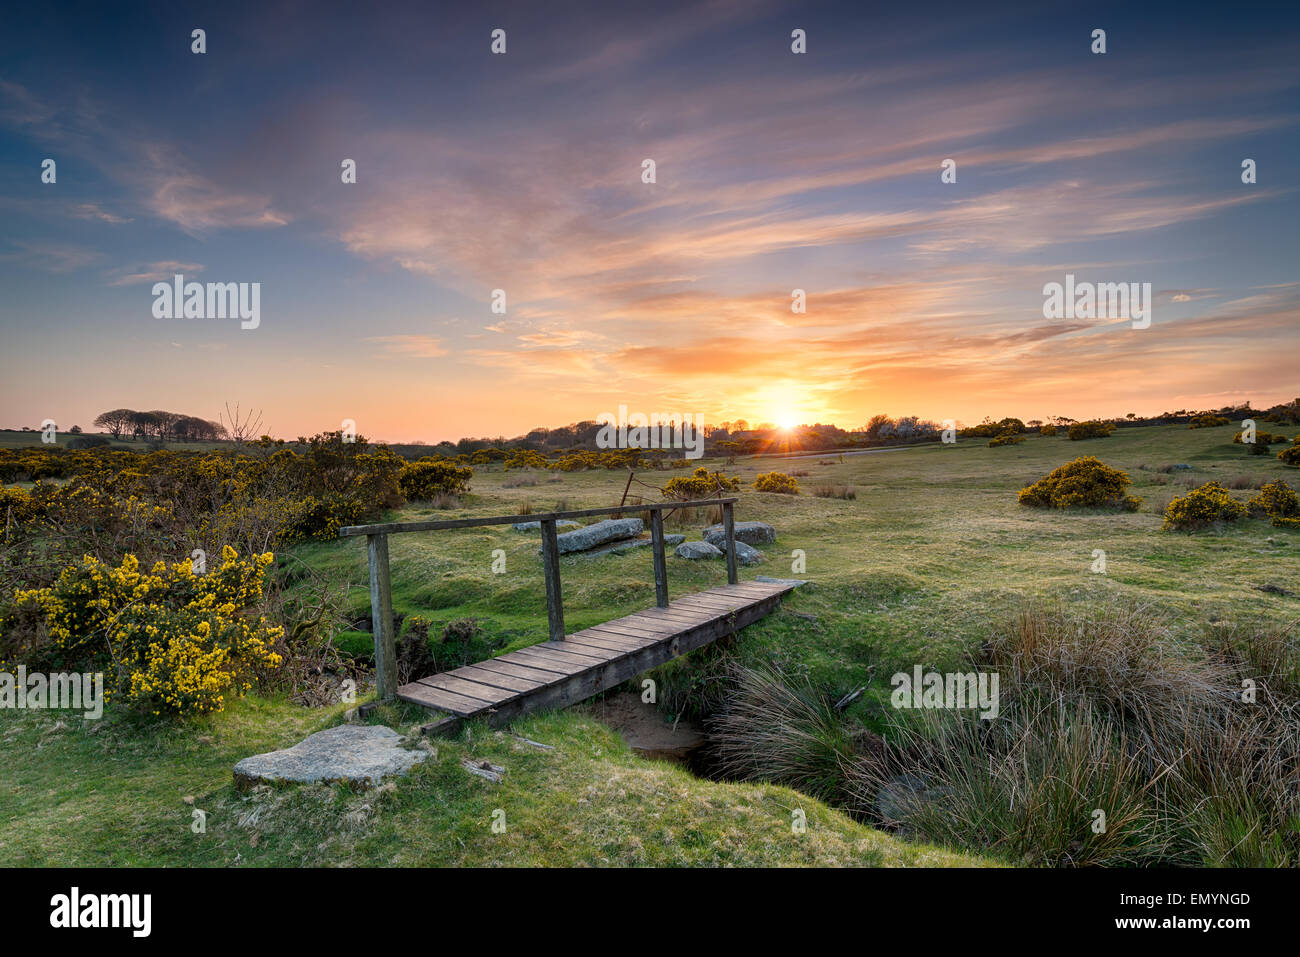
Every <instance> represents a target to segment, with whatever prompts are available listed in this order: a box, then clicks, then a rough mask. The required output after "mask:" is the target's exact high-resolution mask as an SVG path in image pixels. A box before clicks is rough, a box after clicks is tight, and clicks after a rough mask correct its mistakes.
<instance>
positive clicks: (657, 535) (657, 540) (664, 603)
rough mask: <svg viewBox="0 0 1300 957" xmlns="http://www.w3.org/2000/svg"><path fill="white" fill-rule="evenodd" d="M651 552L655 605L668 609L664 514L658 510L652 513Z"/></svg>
mask: <svg viewBox="0 0 1300 957" xmlns="http://www.w3.org/2000/svg"><path fill="white" fill-rule="evenodd" d="M650 537H651V543H650V550H651V552H653V553H654V554H653V561H652V563H653V565H654V573H655V604H657V605H658V606H659V607H660V608H667V607H668V564H667V562H665V560H664V513H663V512H662V511H660V510H658V509H656V510H655V511H653V512H651V513H650Z"/></svg>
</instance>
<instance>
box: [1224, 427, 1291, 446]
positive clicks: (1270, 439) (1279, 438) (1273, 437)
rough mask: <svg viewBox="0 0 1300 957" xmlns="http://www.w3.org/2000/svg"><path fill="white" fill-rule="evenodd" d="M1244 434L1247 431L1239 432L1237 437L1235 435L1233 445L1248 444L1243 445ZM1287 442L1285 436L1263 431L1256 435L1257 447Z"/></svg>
mask: <svg viewBox="0 0 1300 957" xmlns="http://www.w3.org/2000/svg"><path fill="white" fill-rule="evenodd" d="M1244 434H1245V430H1244V429H1243V430H1242V431H1241V432H1238V433H1237V434H1236V435H1234V436H1233V437H1232V441H1233V444H1235V445H1242V444H1247V443H1243V440H1242V436H1243V435H1244ZM1285 441H1286V436H1285V435H1278V434H1276V433H1274V432H1265V431H1263V430H1262V429H1261V430H1259V431H1257V432H1256V433H1255V444H1256V445H1275V444H1277V443H1278V442H1285Z"/></svg>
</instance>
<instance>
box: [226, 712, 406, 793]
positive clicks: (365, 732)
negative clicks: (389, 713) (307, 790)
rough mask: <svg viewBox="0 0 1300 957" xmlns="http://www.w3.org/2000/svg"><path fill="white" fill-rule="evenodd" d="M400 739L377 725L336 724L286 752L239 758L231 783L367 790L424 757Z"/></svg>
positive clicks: (400, 737)
mask: <svg viewBox="0 0 1300 957" xmlns="http://www.w3.org/2000/svg"><path fill="white" fill-rule="evenodd" d="M401 741H402V736H401V735H400V734H398V733H397V732H396V731H394V730H393V729H392V728H386V727H384V726H383V725H369V724H344V725H339V726H338V727H337V728H328V729H327V730H325V731H317V732H316V733H315V734H313V735H311V736H309V737H307V738H306V739H304V740H302V741H300V742H298V743H297V744H295V745H294V746H293V747H291V748H285V749H284V750H282V751H268V752H267V753H266V754H255V755H253V756H252V757H249V758H244V760H242V761H240V762H239V763H238V764H236V765H235V783H236V785H238V786H240V787H247V786H249V785H252V784H262V783H264V784H284V783H288V782H298V783H313V782H332V781H341V782H344V783H347V784H351V785H354V786H361V787H368V786H370V785H372V784H378V783H379V782H380V781H381V780H382V779H383V778H385V777H387V776H389V775H391V774H405V773H406V772H407V771H409V770H410V769H411V768H412V767H414V766H415V765H416V764H418V763H419V762H421V761H423V760H424V759H425V758H427V757H428V756H429V752H427V751H408V750H407V749H406V748H403V747H402V746H401Z"/></svg>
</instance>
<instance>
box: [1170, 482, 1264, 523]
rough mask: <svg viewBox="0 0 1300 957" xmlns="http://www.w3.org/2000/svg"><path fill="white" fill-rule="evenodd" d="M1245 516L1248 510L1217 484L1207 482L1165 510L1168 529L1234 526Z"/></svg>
mask: <svg viewBox="0 0 1300 957" xmlns="http://www.w3.org/2000/svg"><path fill="white" fill-rule="evenodd" d="M1245 515H1246V506H1245V505H1243V504H1242V503H1241V502H1238V501H1237V500H1236V499H1234V498H1233V497H1232V496H1231V495H1230V494H1229V493H1228V490H1227V489H1226V488H1224V487H1223V486H1222V485H1220V484H1219V483H1218V482H1206V483H1205V484H1204V485H1202V486H1201V487H1200V488H1194V489H1192V490H1191V491H1190V492H1188V493H1187V494H1186V495H1183V496H1180V497H1179V498H1176V499H1174V500H1173V501H1172V502H1170V503H1169V505H1168V506H1166V508H1165V523H1164V525H1163V526H1162V527H1163V528H1165V529H1195V528H1205V527H1207V526H1209V525H1216V524H1219V523H1221V522H1235V521H1237V519H1239V518H1244V517H1245Z"/></svg>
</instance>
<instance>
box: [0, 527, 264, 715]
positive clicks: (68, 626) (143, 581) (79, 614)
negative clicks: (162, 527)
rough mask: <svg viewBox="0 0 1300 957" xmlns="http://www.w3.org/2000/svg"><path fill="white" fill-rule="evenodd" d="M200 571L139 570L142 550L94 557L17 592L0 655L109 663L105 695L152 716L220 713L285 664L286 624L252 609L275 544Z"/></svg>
mask: <svg viewBox="0 0 1300 957" xmlns="http://www.w3.org/2000/svg"><path fill="white" fill-rule="evenodd" d="M221 557H222V561H221V565H220V567H219V568H217V569H215V570H212V571H210V572H209V573H208V574H206V575H196V574H195V573H194V570H193V566H192V564H191V563H190V562H189V561H184V562H178V563H177V564H175V565H171V566H168V565H166V564H164V563H163V562H158V563H157V564H155V565H154V566H153V568H152V569H151V570H150V571H148V572H142V571H141V570H140V563H139V561H138V560H137V559H136V557H135V556H134V555H127V556H126V557H125V558H123V559H122V563H121V565H119V566H118V567H116V568H115V567H113V566H111V565H107V564H105V563H103V562H101V561H99V560H98V559H96V558H93V557H91V556H86V557H85V558H83V559H82V560H81V561H80V562H77V563H76V564H73V565H70V566H68V567H66V568H65V569H64V570H63V571H62V572H61V573H60V574H59V577H58V579H57V580H56V581H55V582H54V583H53V584H52V585H51V586H49V587H48V588H34V589H30V590H27V591H21V590H20V591H18V592H17V594H15V596H14V603H13V606H12V607H11V608H10V610H9V612H8V613H7V614H6V615H5V617H4V619H3V620H0V659H2V660H5V661H9V660H18V661H22V662H24V663H25V664H27V665H28V667H32V668H41V669H47V670H56V669H73V670H81V671H103V672H105V678H106V694H107V695H110V696H115V697H120V698H121V699H122V700H123V701H125V702H128V703H130V704H133V705H136V706H138V707H140V708H143V709H145V710H150V711H152V712H153V713H154V714H160V713H162V712H164V711H165V712H168V713H171V714H178V715H188V714H203V713H210V712H215V711H221V710H222V709H223V708H224V707H225V704H226V701H227V699H228V698H230V697H237V696H241V695H243V694H244V692H246V691H248V690H249V689H250V688H251V687H252V682H253V678H254V676H255V674H256V673H257V671H258V670H259V669H269V668H275V667H278V666H279V664H280V662H281V657H280V655H279V654H278V653H276V652H275V651H274V650H272V649H273V647H274V645H275V643H276V642H277V641H278V640H280V639H281V638H282V637H283V630H282V629H280V628H278V627H271V626H270V625H269V624H268V623H267V621H266V619H265V618H263V617H260V616H256V617H255V616H254V613H253V611H252V608H253V606H254V605H256V604H257V603H258V602H260V601H261V598H262V586H263V574H264V572H265V570H266V568H267V566H268V565H270V564H271V561H272V556H271V553H270V552H266V553H264V554H262V555H257V556H254V557H252V558H246V559H242V560H241V559H240V558H239V557H238V556H237V555H236V553H235V550H234V549H233V548H230V547H227V548H225V549H223V551H222V556H221Z"/></svg>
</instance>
